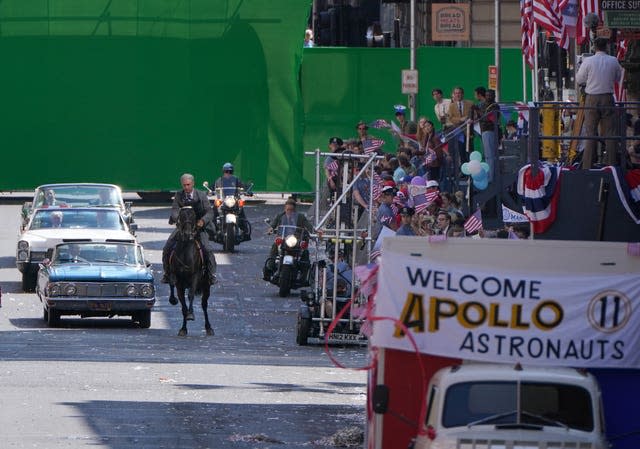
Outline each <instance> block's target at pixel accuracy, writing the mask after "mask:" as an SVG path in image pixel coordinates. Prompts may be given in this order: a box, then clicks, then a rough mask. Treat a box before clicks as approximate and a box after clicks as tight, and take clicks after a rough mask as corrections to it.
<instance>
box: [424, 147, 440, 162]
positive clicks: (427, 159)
mask: <svg viewBox="0 0 640 449" xmlns="http://www.w3.org/2000/svg"><path fill="white" fill-rule="evenodd" d="M437 157H438V155H437V154H436V152H435V151H434V150H432V149H431V148H428V149H427V155H426V156H425V159H424V165H426V166H427V167H428V166H429V165H431V164H433V163H434V162H435V161H436V159H437Z"/></svg>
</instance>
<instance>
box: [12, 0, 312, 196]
mask: <svg viewBox="0 0 640 449" xmlns="http://www.w3.org/2000/svg"><path fill="white" fill-rule="evenodd" d="M310 5H311V2H310V0H309V1H305V0H287V1H285V0H274V1H260V0H244V1H243V0H236V1H234V0H215V1H212V0H137V1H136V0H82V1H77V0H29V1H24V0H4V1H2V2H1V3H0V64H1V67H2V69H1V70H0V89H1V94H0V96H1V98H2V105H3V107H2V108H1V111H2V112H0V145H1V146H2V155H3V166H4V167H5V175H4V176H2V177H0V189H2V190H20V189H31V188H33V187H35V186H37V185H38V184H43V183H47V182H80V181H96V182H113V183H116V184H120V185H121V186H122V187H123V188H124V189H126V190H134V191H144V190H172V189H173V190H175V189H177V188H179V176H180V174H181V173H183V172H191V173H193V174H194V175H195V176H196V182H197V183H198V184H200V183H201V182H202V181H203V180H205V179H207V180H209V181H213V180H215V178H216V177H217V176H219V175H220V174H221V167H222V164H223V163H224V162H227V161H229V162H232V163H234V164H235V166H236V172H237V173H238V174H239V175H240V176H241V177H242V178H243V179H244V180H253V181H254V182H255V188H256V190H267V189H268V190H282V189H286V188H288V187H289V186H291V188H294V187H295V186H303V185H305V184H306V182H305V181H304V180H303V178H302V155H301V152H300V148H301V142H302V123H303V120H302V117H301V112H302V108H301V95H300V90H299V89H300V85H299V82H298V77H299V67H300V61H301V56H302V40H303V37H304V28H305V25H306V22H307V18H308V14H309V12H310ZM7 168H8V169H9V170H7ZM7 171H8V172H9V173H8V174H7Z"/></svg>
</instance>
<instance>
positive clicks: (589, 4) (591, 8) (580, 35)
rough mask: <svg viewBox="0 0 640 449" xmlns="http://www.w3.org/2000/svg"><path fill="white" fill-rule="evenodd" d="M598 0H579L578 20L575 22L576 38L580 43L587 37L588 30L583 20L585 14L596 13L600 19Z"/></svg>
mask: <svg viewBox="0 0 640 449" xmlns="http://www.w3.org/2000/svg"><path fill="white" fill-rule="evenodd" d="M599 3H600V2H599V1H598V0H580V7H579V8H578V22H577V23H576V39H577V40H578V44H582V43H583V42H584V41H585V40H587V39H589V30H588V29H587V28H586V26H585V25H584V23H583V21H584V18H585V17H586V16H587V14H590V13H593V14H597V15H598V17H600V19H602V13H601V12H600V5H599Z"/></svg>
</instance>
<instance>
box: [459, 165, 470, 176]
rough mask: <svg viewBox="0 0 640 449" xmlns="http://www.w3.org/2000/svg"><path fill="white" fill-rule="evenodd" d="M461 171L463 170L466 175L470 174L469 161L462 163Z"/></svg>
mask: <svg viewBox="0 0 640 449" xmlns="http://www.w3.org/2000/svg"><path fill="white" fill-rule="evenodd" d="M460 171H462V173H464V174H465V175H470V174H471V172H469V163H468V162H465V163H464V164H462V165H461V166H460Z"/></svg>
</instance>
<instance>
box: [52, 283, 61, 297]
mask: <svg viewBox="0 0 640 449" xmlns="http://www.w3.org/2000/svg"><path fill="white" fill-rule="evenodd" d="M60 291H61V290H60V286H59V285H58V284H49V296H60Z"/></svg>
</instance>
